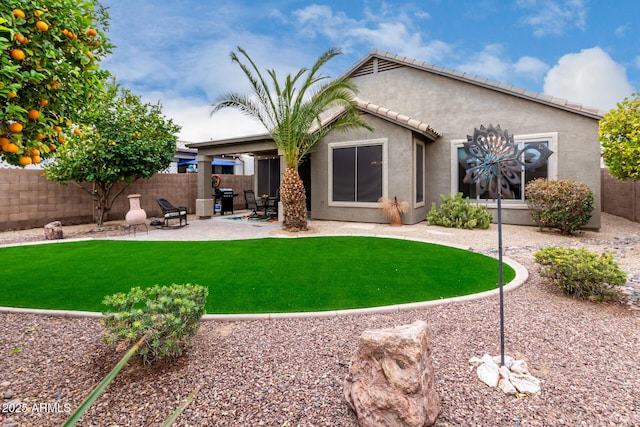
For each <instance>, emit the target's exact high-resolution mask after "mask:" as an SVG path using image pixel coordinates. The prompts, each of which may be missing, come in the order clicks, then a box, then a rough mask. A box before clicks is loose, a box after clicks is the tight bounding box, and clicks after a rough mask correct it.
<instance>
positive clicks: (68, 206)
mask: <svg viewBox="0 0 640 427" xmlns="http://www.w3.org/2000/svg"><path fill="white" fill-rule="evenodd" d="M85 187H86V188H89V189H91V188H92V185H91V184H85ZM120 188H122V187H120V186H118V187H116V189H115V190H114V191H117V190H118V189H120ZM225 188H233V189H234V192H235V193H238V197H236V198H235V199H234V209H243V208H244V206H245V201H244V196H243V192H242V191H243V190H245V189H251V188H253V176H252V175H251V176H244V175H228V176H225ZM196 192H197V174H190V173H189V174H156V175H154V176H153V177H152V178H151V179H148V180H146V179H144V180H139V181H137V182H135V183H133V184H132V185H131V186H129V187H127V188H125V189H124V191H123V193H122V195H121V196H120V197H119V198H118V200H116V202H115V203H114V205H113V207H112V210H111V211H110V212H108V213H107V216H106V218H105V220H106V221H109V220H118V219H124V216H125V215H126V213H127V211H128V210H129V200H128V198H127V196H128V195H129V194H140V195H141V197H140V206H141V207H142V209H144V210H145V211H146V212H147V217H148V218H151V217H154V216H155V217H159V216H161V211H160V208H159V206H158V204H157V203H156V198H158V197H164V198H165V199H168V200H169V201H170V202H171V203H172V204H174V205H176V206H178V205H180V206H186V207H187V210H188V212H189V213H194V212H195V199H196ZM212 192H213V191H212ZM95 209H96V204H95V202H94V201H93V199H92V197H91V196H90V195H89V194H88V193H87V192H85V191H84V190H82V189H80V188H79V187H78V186H77V185H75V184H73V183H69V184H68V185H66V186H64V185H61V184H59V183H57V182H52V181H49V180H47V179H46V178H45V177H44V176H43V173H42V171H41V170H22V169H0V231H7V230H22V229H27V228H34V227H42V226H44V225H45V224H47V223H49V222H51V221H61V222H62V223H63V224H64V225H70V224H86V223H91V222H93V221H94V212H95Z"/></svg>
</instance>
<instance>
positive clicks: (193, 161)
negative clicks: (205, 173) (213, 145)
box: [178, 159, 240, 166]
mask: <svg viewBox="0 0 640 427" xmlns="http://www.w3.org/2000/svg"><path fill="white" fill-rule="evenodd" d="M197 164H198V161H197V160H196V159H182V160H178V166H182V165H197ZM211 164H212V165H213V166H237V165H239V164H240V163H236V162H234V161H232V160H223V159H213V161H212V162H211Z"/></svg>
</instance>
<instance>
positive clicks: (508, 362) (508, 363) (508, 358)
mask: <svg viewBox="0 0 640 427" xmlns="http://www.w3.org/2000/svg"><path fill="white" fill-rule="evenodd" d="M500 359H501V357H500V356H493V363H495V364H496V365H498V366H500V362H501V360H500ZM512 364H513V359H512V358H511V356H507V355H506V354H505V356H504V366H506V367H507V368H509V369H511V365H512Z"/></svg>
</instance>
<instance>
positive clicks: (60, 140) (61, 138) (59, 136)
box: [58, 135, 64, 143]
mask: <svg viewBox="0 0 640 427" xmlns="http://www.w3.org/2000/svg"><path fill="white" fill-rule="evenodd" d="M58 142H61V143H62V142H64V136H62V135H58Z"/></svg>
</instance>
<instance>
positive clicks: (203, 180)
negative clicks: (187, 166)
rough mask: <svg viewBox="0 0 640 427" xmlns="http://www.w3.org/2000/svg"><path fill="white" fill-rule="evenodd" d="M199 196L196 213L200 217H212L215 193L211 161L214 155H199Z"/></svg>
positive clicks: (197, 158)
mask: <svg viewBox="0 0 640 427" xmlns="http://www.w3.org/2000/svg"><path fill="white" fill-rule="evenodd" d="M196 160H197V161H198V196H197V198H196V215H197V216H198V217H199V218H211V215H213V193H212V187H211V161H212V160H213V156H203V155H198V156H197V157H196Z"/></svg>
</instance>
